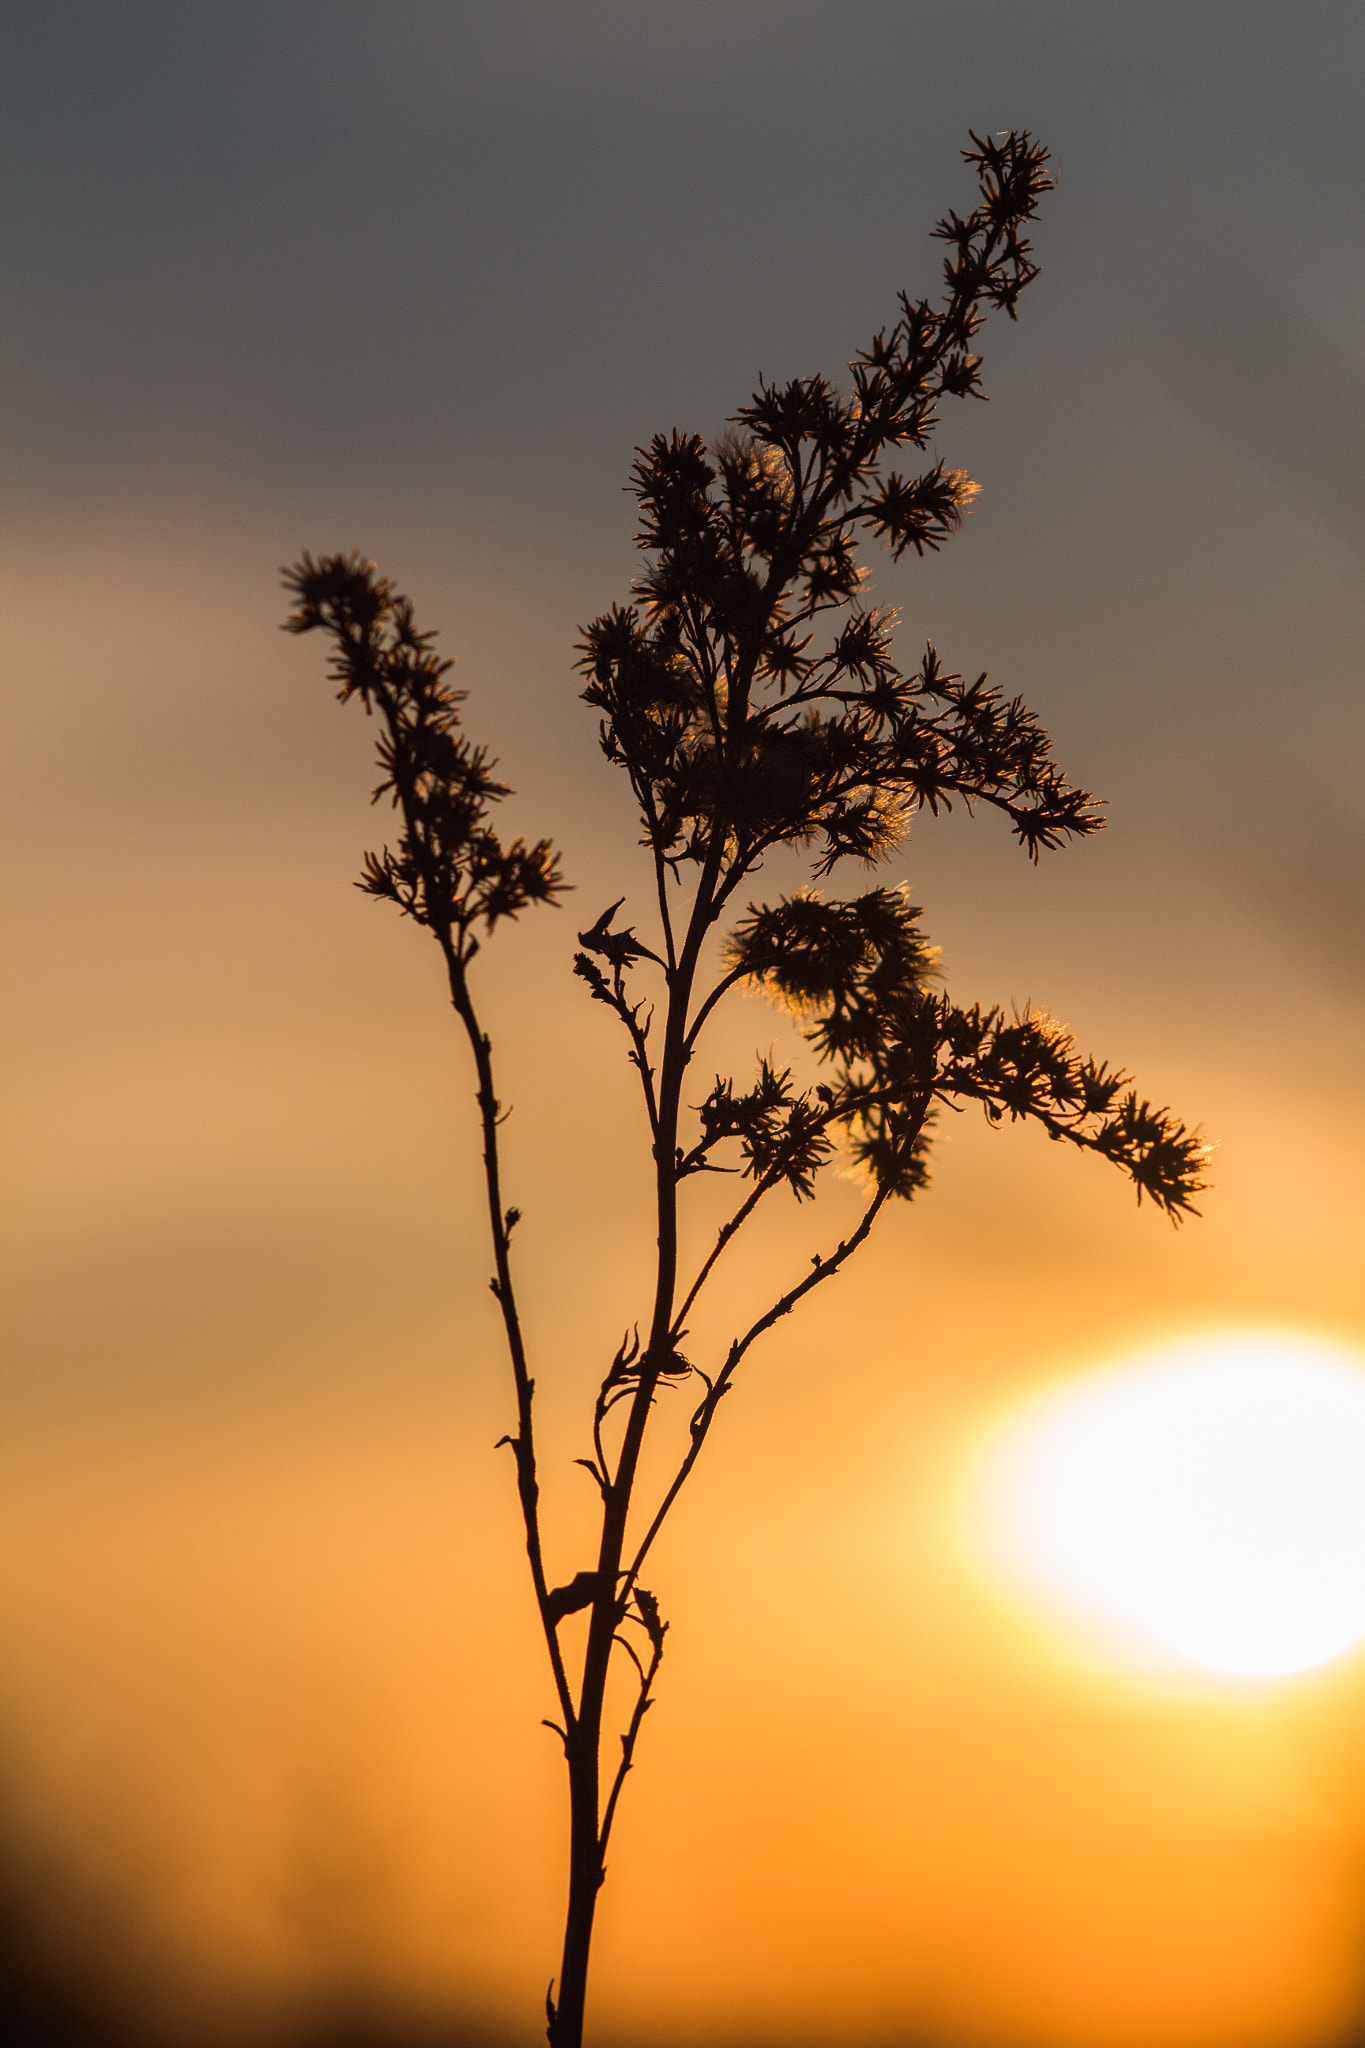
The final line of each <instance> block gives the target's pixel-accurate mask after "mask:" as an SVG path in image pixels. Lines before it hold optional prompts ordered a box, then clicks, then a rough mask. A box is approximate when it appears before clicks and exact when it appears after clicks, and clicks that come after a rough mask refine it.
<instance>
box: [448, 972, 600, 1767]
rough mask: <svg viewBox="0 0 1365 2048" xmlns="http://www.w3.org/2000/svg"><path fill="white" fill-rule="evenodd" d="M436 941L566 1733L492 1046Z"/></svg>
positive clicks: (569, 1706)
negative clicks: (469, 1067)
mask: <svg viewBox="0 0 1365 2048" xmlns="http://www.w3.org/2000/svg"><path fill="white" fill-rule="evenodd" d="M438 936H440V938H441V950H442V952H443V953H444V955H445V961H446V971H447V974H448V976H449V981H450V997H451V1001H452V1003H453V1004H454V1006H455V1011H456V1014H457V1015H458V1017H459V1019H460V1022H461V1023H462V1024H463V1025H464V1028H465V1032H466V1035H467V1036H468V1039H469V1043H470V1048H471V1050H472V1052H473V1054H474V1065H475V1068H476V1071H477V1073H478V1081H479V1087H478V1103H479V1117H480V1121H481V1123H482V1126H483V1166H484V1184H485V1188H486V1191H487V1196H488V1221H489V1227H490V1230H491V1232H492V1238H493V1263H494V1267H495V1274H496V1277H495V1278H494V1280H493V1283H492V1287H493V1293H494V1295H495V1296H496V1298H497V1303H498V1307H499V1309H500V1310H501V1312H502V1324H503V1330H504V1332H505V1333H506V1337H507V1350H508V1355H509V1357H510V1359H511V1362H512V1378H513V1382H514V1384H515V1387H516V1397H517V1433H516V1435H515V1436H514V1437H510V1438H508V1439H507V1441H508V1442H509V1443H510V1445H511V1448H512V1455H513V1457H514V1458H515V1460H516V1467H517V1497H518V1499H519V1500H520V1502H521V1516H522V1521H523V1523H524V1524H525V1528H526V1555H527V1557H528V1559H529V1561H530V1566H531V1579H532V1583H533V1584H534V1587H535V1595H536V1606H537V1608H538V1610H539V1613H540V1620H541V1626H542V1628H543V1629H544V1632H545V1646H546V1649H547V1650H548V1651H549V1656H550V1668H551V1670H552V1672H553V1673H554V1681H555V1691H556V1693H557V1695H558V1697H559V1704H560V1708H561V1711H562V1712H563V1714H564V1720H565V1726H566V1728H570V1729H572V1727H573V1725H574V1720H575V1713H574V1703H573V1693H572V1692H571V1690H570V1687H569V1680H568V1674H567V1672H566V1671H565V1669H564V1658H563V1655H562V1653H561V1651H560V1647H559V1637H558V1634H557V1632H556V1627H555V1616H554V1613H553V1610H552V1607H551V1603H550V1589H549V1586H548V1583H547V1581H546V1577H545V1559H544V1552H543V1549H542V1546H541V1539H540V1486H539V1483H538V1481H537V1478H536V1454H535V1435H534V1430H533V1425H532V1413H531V1405H532V1400H533V1397H534V1394H535V1381H534V1380H533V1379H532V1378H531V1375H530V1371H529V1369H528V1367H527V1363H526V1346H525V1342H524V1339H523V1337H522V1331H521V1317H520V1315H519V1313H518V1310H517V1299H516V1291H515V1288H514V1286H513V1283H512V1261H511V1249H512V1230H513V1228H514V1226H515V1223H516V1220H517V1216H516V1211H515V1210H506V1211H504V1209H503V1206H502V1186H501V1169H500V1163H499V1156H498V1118H499V1103H498V1098H497V1095H496V1093H495V1091H494V1087H493V1054H492V1047H491V1044H490V1042H489V1039H488V1036H487V1034H486V1033H485V1032H484V1031H483V1030H482V1029H481V1028H480V1025H479V1020H478V1016H477V1014H476V1012H475V1009H474V1004H473V1000H472V998H471V997H470V993H469V986H468V982H467V980H466V978H465V972H464V967H463V964H462V962H461V961H460V959H459V957H458V955H457V953H456V951H455V947H454V944H453V942H452V941H451V940H450V939H449V937H448V936H446V935H443V934H438Z"/></svg>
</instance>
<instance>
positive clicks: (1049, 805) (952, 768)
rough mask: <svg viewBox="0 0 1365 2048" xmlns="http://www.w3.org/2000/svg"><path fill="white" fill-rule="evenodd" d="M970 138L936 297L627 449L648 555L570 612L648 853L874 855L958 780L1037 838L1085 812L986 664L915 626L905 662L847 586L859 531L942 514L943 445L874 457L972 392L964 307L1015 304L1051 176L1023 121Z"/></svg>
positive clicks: (956, 793)
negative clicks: (585, 620)
mask: <svg viewBox="0 0 1365 2048" xmlns="http://www.w3.org/2000/svg"><path fill="white" fill-rule="evenodd" d="M973 141H974V143H975V144H976V146H975V148H974V149H972V150H970V151H967V152H965V154H966V155H967V157H968V160H969V161H970V162H971V163H973V164H974V165H975V166H976V168H977V171H978V175H979V179H980V188H981V203H980V204H979V205H978V206H977V208H976V209H975V210H974V211H973V212H972V213H971V214H969V215H968V216H967V218H966V219H965V220H963V219H959V218H958V216H957V215H956V214H952V215H949V217H948V219H947V220H945V221H943V222H941V223H940V225H939V228H938V230H937V232H938V234H939V235H940V236H941V237H942V238H943V239H945V240H947V241H948V242H949V244H950V254H949V256H948V258H947V261H946V263H945V284H946V293H945V299H944V303H943V304H942V305H941V306H939V307H937V308H936V307H932V306H931V305H930V304H929V303H928V302H927V301H925V300H921V301H918V302H914V303H912V302H911V301H910V300H909V299H908V298H906V297H905V296H904V295H902V298H901V302H900V311H901V317H900V319H899V320H898V321H897V323H896V325H895V326H894V327H893V328H892V329H891V331H890V332H889V333H882V334H878V335H877V336H876V338H875V339H874V341H873V342H872V344H871V346H870V347H869V348H868V349H866V350H864V351H862V352H861V353H860V354H859V355H858V356H857V357H856V358H855V360H854V362H853V363H852V364H851V365H850V369H851V373H852V388H851V389H850V390H849V391H848V392H847V393H844V394H840V393H839V392H837V391H836V390H835V389H834V388H833V386H831V385H830V384H829V383H828V382H827V381H826V380H825V379H824V378H823V377H819V376H815V377H806V378H798V379H796V380H795V381H793V382H791V383H789V384H786V385H784V386H781V387H776V386H768V385H763V386H761V387H760V389H759V391H758V392H757V393H756V395H755V397H754V399H753V401H752V402H751V403H750V404H749V405H747V406H745V407H743V408H742V409H741V410H740V412H739V413H738V414H737V415H736V419H735V428H736V431H733V432H731V433H729V434H727V435H726V436H725V437H724V438H723V439H722V440H721V442H720V443H719V444H718V446H717V447H716V448H714V449H711V450H708V449H707V448H706V447H705V445H704V444H703V442H702V441H701V440H700V439H699V438H698V437H697V436H696V435H683V434H678V433H673V434H671V435H668V436H663V435H659V436H656V438H655V439H654V440H653V441H652V442H651V444H650V446H649V448H648V449H646V450H642V451H641V454H640V459H639V461H638V462H637V464H636V466H635V471H634V490H635V494H636V496H637V498H638V499H639V502H640V507H641V515H642V516H641V525H640V534H639V545H640V546H641V548H643V549H645V550H647V551H648V552H649V554H650V555H651V557H652V559H651V562H650V565H649V568H648V569H647V570H646V572H645V574H644V575H643V576H642V577H641V578H640V580H639V582H638V583H637V585H636V589H635V595H634V600H633V602H632V603H631V604H629V605H624V606H622V605H617V606H615V607H613V608H612V610H610V611H609V612H607V613H605V614H604V615H603V616H602V617H600V618H599V619H597V620H595V621H594V623H593V624H592V625H591V626H590V627H589V628H588V629H587V632H586V635H585V637H584V640H583V643H582V646H581V650H580V652H581V667H582V669H583V671H584V673H585V675H586V677H587V687H586V689H585V690H584V693H583V694H584V696H585V698H586V699H587V701H588V702H589V703H591V704H593V705H595V706H596V707H597V708H598V709H599V710H600V711H601V712H602V714H603V717H602V725H601V737H602V744H603V747H604V749H605V751H606V753H607V755H608V757H609V758H610V759H611V760H613V761H615V762H617V763H619V764H621V765H622V766H624V767H625V768H626V770H627V772H628V773H629V776H630V779H631V782H632V785H633V787H634V789H635V793H636V796H637V798H638V800H639V803H640V807H641V813H642V818H643V822H644V829H645V839H646V843H648V844H649V845H650V846H652V847H653V849H654V850H655V852H656V854H657V855H658V856H660V857H661V858H663V859H665V860H667V861H669V862H672V863H676V862H677V861H678V860H679V859H689V860H694V861H699V862H700V861H704V860H705V859H706V857H707V854H708V852H709V851H710V850H711V849H712V848H713V847H714V846H715V845H716V843H717V834H718V833H719V835H720V837H721V839H722V841H723V843H724V845H725V846H726V848H727V849H728V851H729V853H730V855H731V857H732V858H734V859H737V860H739V861H740V862H742V863H749V862H752V860H754V859H755V858H757V857H759V856H761V854H762V853H763V852H764V851H765V850H766V849H767V848H769V847H771V846H775V845H778V844H781V843H787V844H797V845H815V846H816V847H817V848H818V857H817V868H816V872H817V873H822V872H828V870H829V869H830V868H831V867H832V866H833V865H834V863H835V862H836V861H838V860H840V859H843V858H845V857H846V856H850V855H851V856H853V857H855V858H857V859H861V860H864V861H869V862H871V861H875V860H878V859H880V858H881V857H883V856H884V855H885V854H886V853H888V852H889V851H890V850H891V848H892V847H893V846H894V845H895V844H896V842H897V841H898V839H899V838H900V837H901V836H902V834H903V833H904V830H905V828H906V825H907V824H908V822H909V820H910V818H911V817H912V815H913V814H914V812H915V811H916V810H918V809H920V808H921V807H926V806H927V807H928V808H929V809H930V810H934V811H936V810H938V809H939V808H940V807H943V806H951V804H952V803H953V801H954V800H955V799H965V800H967V801H969V802H970V801H972V800H976V799H980V800H982V801H984V802H987V803H990V804H993V805H995V806H997V807H998V808H999V809H1001V810H1003V811H1004V812H1005V813H1006V814H1007V815H1008V816H1009V818H1010V820H1011V823H1012V825H1013V829H1014V831H1015V832H1016V833H1017V835H1018V836H1019V838H1020V839H1021V840H1022V841H1023V843H1024V845H1025V846H1026V847H1027V848H1028V850H1029V852H1030V853H1031V854H1034V855H1036V854H1037V851H1038V849H1039V848H1040V847H1043V846H1053V845H1057V844H1058V843H1060V841H1061V840H1063V839H1064V838H1066V837H1067V836H1068V835H1075V834H1083V833H1087V832H1092V831H1094V830H1095V829H1096V828H1097V826H1098V824H1099V822H1100V820H1099V815H1098V810H1097V807H1096V806H1095V804H1094V802H1093V800H1092V799H1091V798H1090V797H1088V796H1087V795H1086V794H1085V792H1084V791H1081V790H1076V789H1073V788H1071V787H1070V785H1069V784H1068V783H1067V782H1066V780H1065V778H1064V777H1063V776H1062V774H1061V772H1060V771H1059V769H1058V768H1057V767H1056V765H1055V763H1054V762H1053V761H1052V758H1051V755H1050V752H1049V748H1048V742H1047V735H1046V734H1045V733H1044V732H1043V730H1042V728H1041V727H1040V725H1039V724H1038V722H1037V720H1036V719H1035V718H1034V717H1033V716H1032V714H1031V713H1030V712H1029V711H1028V710H1027V708H1026V707H1025V706H1024V705H1023V704H1022V703H1020V702H1019V701H1018V700H1017V699H1016V700H1013V701H1006V700H1004V699H1002V698H1001V696H1000V695H999V693H998V692H997V691H995V690H992V689H990V688H988V687H987V682H986V678H985V677H984V676H981V677H979V678H978V679H977V680H976V681H975V682H973V683H971V684H964V682H963V679H962V677H961V676H958V675H953V674H949V673H947V672H945V671H944V670H943V669H942V668H941V667H940V664H939V660H938V656H937V654H936V653H935V651H934V649H933V648H932V647H931V648H929V649H928V651H927V653H926V654H925V657H924V659H923V661H922V662H921V663H920V666H919V668H918V669H917V670H916V671H914V672H913V673H911V674H909V675H905V674H902V673H901V671H900V670H899V669H898V668H897V666H896V663H895V661H894V659H893V657H892V651H891V627H892V624H893V622H894V621H893V615H892V614H890V613H887V612H884V611H877V610H873V609H870V608H868V607H867V606H865V604H864V603H863V584H864V580H865V577H866V571H865V569H864V568H863V567H862V566H861V565H860V564H859V563H858V561H857V559H856V551H857V542H858V538H859V535H860V532H863V533H871V534H873V535H875V536H877V537H879V538H881V539H883V540H884V541H886V542H887V544H888V545H889V546H890V548H891V551H892V553H893V555H896V556H900V555H901V554H903V553H904V552H905V551H906V550H907V549H910V548H913V549H914V550H915V551H916V552H917V553H919V554H923V553H924V552H925V550H926V549H934V548H937V547H939V546H940V545H941V543H942V542H943V541H944V540H945V539H947V537H948V536H949V535H950V534H951V533H953V532H954V531H955V530H956V529H957V527H958V526H959V525H960V524H961V521H962V518H963V515H964V513H965V512H966V510H967V508H968V506H969V505H970V503H971V501H972V499H973V498H974V496H975V495H976V486H975V485H974V484H973V483H971V481H970V480H969V479H968V478H967V477H965V476H964V475H962V473H961V472H959V471H954V470H948V469H945V467H944V465H943V463H942V462H941V461H938V462H935V463H933V464H932V465H931V466H930V467H929V468H927V469H926V470H924V471H923V472H922V473H921V474H919V475H917V476H913V477H905V476H901V475H899V474H896V473H894V472H887V471H886V470H885V468H884V458H885V457H886V456H887V454H888V452H890V451H892V450H894V449H896V448H899V447H903V446H906V445H909V446H911V447H915V448H920V449H923V448H925V447H926V446H927V443H928V441H929V439H930V436H931V435H932V433H933V431H934V428H935V426H936V425H937V420H938V404H939V400H940V399H941V398H942V397H943V396H944V395H945V394H948V395H952V396H956V397H965V396H971V395H980V369H981V359H980V357H979V356H978V355H976V354H974V353H973V351H972V348H971V342H972V338H973V336H974V335H975V333H976V331H977V328H978V327H979V325H980V323H981V320H982V319H983V317H984V309H985V308H986V307H988V306H992V305H993V306H997V307H1003V308H1004V309H1005V310H1006V311H1007V312H1009V313H1010V314H1011V316H1012V315H1013V312H1014V302H1015V300H1016V298H1017V297H1018V294H1019V292H1020V291H1021V290H1022V289H1023V287H1024V285H1025V284H1027V283H1028V281H1029V280H1030V278H1032V277H1033V276H1034V274H1035V269H1036V266H1035V265H1033V263H1032V262H1031V261H1030V259H1029V244H1028V242H1027V240H1026V239H1025V237H1024V235H1023V233H1022V228H1023V224H1024V223H1025V222H1026V221H1028V220H1030V219H1031V218H1032V217H1033V214H1034V211H1035V209H1036V206H1037V202H1038V199H1039V197H1040V195H1041V193H1042V192H1043V191H1044V190H1045V189H1046V187H1047V186H1048V184H1049V183H1050V180H1049V178H1048V176H1047V173H1046V170H1045V164H1046V159H1047V152H1046V151H1045V150H1043V149H1041V148H1039V147H1038V145H1037V144H1035V143H1034V142H1032V141H1031V140H1030V138H1029V137H1028V136H1027V135H1026V134H1024V135H1010V136H1008V137H1006V138H1004V139H1003V140H1001V141H999V142H996V141H984V142H983V141H981V140H980V139H979V138H977V137H973ZM841 612H842V613H843V614H844V615H845V616H844V619H843V623H842V626H841V628H840V629H839V630H837V631H832V630H831V628H832V627H833V624H834V620H833V616H832V615H835V614H838V613H841ZM826 615H831V616H828V617H827V616H826Z"/></svg>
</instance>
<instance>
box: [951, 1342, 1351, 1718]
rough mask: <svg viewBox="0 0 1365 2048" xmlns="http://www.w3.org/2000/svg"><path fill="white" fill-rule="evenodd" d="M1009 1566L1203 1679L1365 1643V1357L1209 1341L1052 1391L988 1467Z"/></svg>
mask: <svg viewBox="0 0 1365 2048" xmlns="http://www.w3.org/2000/svg"><path fill="white" fill-rule="evenodd" d="M977 1480H978V1487H979V1491H978V1493H977V1499H978V1502H979V1503H980V1513H979V1515H978V1521H979V1523H980V1524H981V1525H983V1526H984V1531H985V1535H986V1540H987V1544H988V1548H989V1550H990V1552H991V1553H992V1557H993V1561H994V1563H995V1565H996V1567H997V1569H998V1568H999V1567H1000V1566H1002V1565H1003V1566H1004V1568H1005V1570H1006V1572H1007V1573H1008V1575H1009V1576H1011V1577H1012V1578H1014V1579H1015V1580H1016V1581H1018V1580H1022V1581H1023V1582H1024V1583H1025V1584H1026V1585H1027V1586H1028V1587H1029V1588H1030V1589H1031V1590H1032V1591H1033V1592H1034V1593H1035V1594H1037V1593H1041V1594H1043V1595H1044V1596H1045V1597H1047V1598H1049V1599H1051V1600H1052V1601H1053V1602H1054V1603H1060V1604H1062V1605H1064V1606H1067V1607H1070V1608H1072V1609H1073V1610H1078V1611H1079V1612H1080V1613H1081V1614H1083V1615H1088V1616H1089V1617H1091V1618H1092V1619H1094V1620H1097V1621H1100V1622H1107V1623H1108V1624H1109V1625H1110V1627H1111V1629H1112V1627H1113V1624H1114V1623H1118V1624H1120V1625H1121V1626H1122V1627H1123V1628H1124V1629H1125V1630H1126V1631H1128V1632H1129V1633H1130V1637H1131V1636H1133V1635H1135V1636H1136V1638H1137V1639H1138V1640H1139V1641H1145V1642H1146V1643H1147V1644H1148V1645H1149V1646H1150V1645H1153V1644H1158V1645H1161V1646H1164V1647H1165V1648H1166V1649H1167V1650H1173V1651H1175V1652H1176V1654H1177V1655H1178V1656H1179V1657H1181V1658H1183V1659H1185V1660H1187V1661H1188V1662H1190V1663H1192V1664H1196V1665H1200V1666H1202V1667H1204V1668H1205V1669H1207V1670H1211V1671H1217V1672H1224V1673H1228V1674H1232V1675H1237V1676H1242V1677H1259V1678H1271V1677H1282V1676H1287V1675H1289V1674H1290V1673H1293V1672H1298V1671H1307V1670H1310V1669H1312V1668H1313V1667H1314V1666H1315V1665H1319V1664H1325V1663H1327V1662H1329V1661H1330V1660H1331V1659H1332V1658H1334V1657H1338V1656H1340V1655H1341V1654H1342V1653H1343V1652H1344V1651H1346V1650H1348V1649H1350V1648H1351V1646H1352V1645H1353V1644H1354V1643H1356V1642H1358V1641H1359V1640H1360V1639H1361V1638H1362V1637H1363V1636H1365V1358H1362V1357H1360V1356H1359V1355H1358V1354H1356V1353H1354V1352H1351V1351H1348V1350H1346V1349H1344V1348H1343V1347H1340V1346H1335V1345H1330V1344H1325V1343H1322V1342H1318V1341H1315V1340H1310V1339H1305V1338H1296V1337H1284V1336H1262V1335H1230V1336H1225V1337H1216V1338H1213V1337H1210V1338H1200V1339H1197V1340H1193V1341H1191V1342H1188V1343H1185V1344H1180V1345H1174V1346H1170V1347H1168V1348H1165V1349H1163V1350H1161V1351H1156V1352H1152V1353H1149V1354H1147V1355H1145V1356H1143V1357H1140V1358H1137V1359H1134V1360H1131V1361H1129V1362H1127V1363H1126V1364H1123V1365H1120V1366H1115V1367H1113V1368H1111V1369H1109V1370H1108V1371H1102V1372H1096V1373H1091V1374H1088V1375H1087V1376H1086V1377H1085V1378H1083V1379H1078V1380H1074V1381H1071V1382H1069V1383H1067V1384H1065V1385H1063V1386H1061V1387H1059V1388H1053V1389H1051V1390H1050V1391H1048V1392H1047V1393H1045V1394H1043V1395H1042V1396H1040V1397H1039V1398H1038V1399H1037V1400H1035V1401H1033V1402H1032V1403H1030V1404H1029V1405H1028V1406H1027V1407H1026V1408H1024V1409H1023V1410H1020V1411H1016V1413H1015V1414H1014V1415H1013V1416H1012V1417H1011V1418H1010V1420H1009V1421H1008V1422H1007V1423H1006V1424H1005V1425H1004V1427H1003V1428H1002V1429H1000V1430H999V1431H998V1432H997V1433H996V1435H995V1437H994V1438H993V1440H992V1442H991V1443H990V1445H989V1446H988V1448H987V1452H986V1456H985V1459H984V1462H983V1463H982V1464H981V1465H980V1466H979V1467H978V1471H977Z"/></svg>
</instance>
